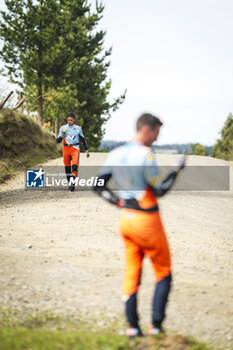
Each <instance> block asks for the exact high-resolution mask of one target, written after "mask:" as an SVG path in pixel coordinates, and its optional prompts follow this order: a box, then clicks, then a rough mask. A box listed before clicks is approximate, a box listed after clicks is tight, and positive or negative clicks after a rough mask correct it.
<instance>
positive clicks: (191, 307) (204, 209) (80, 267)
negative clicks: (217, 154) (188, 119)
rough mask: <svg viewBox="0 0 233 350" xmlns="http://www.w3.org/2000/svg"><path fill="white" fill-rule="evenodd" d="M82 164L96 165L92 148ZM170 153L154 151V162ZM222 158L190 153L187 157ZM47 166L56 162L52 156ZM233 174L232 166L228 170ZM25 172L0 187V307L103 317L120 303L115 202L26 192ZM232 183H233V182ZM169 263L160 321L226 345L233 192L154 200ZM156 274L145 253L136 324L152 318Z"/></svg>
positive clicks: (202, 161) (113, 314) (196, 160)
mask: <svg viewBox="0 0 233 350" xmlns="http://www.w3.org/2000/svg"><path fill="white" fill-rule="evenodd" d="M84 156H85V155H84V154H82V157H81V164H101V163H102V162H103V160H104V157H105V155H104V154H92V155H91V158H90V159H86V158H85V157H84ZM175 158H176V156H167V155H160V156H158V162H159V163H160V164H163V165H164V164H166V165H168V164H172V163H174V160H175ZM210 163H211V164H216V165H221V164H229V163H227V162H224V161H220V160H216V159H211V158H207V157H197V156H196V157H195V156H193V157H192V156H190V157H189V158H188V164H199V165H208V164H210ZM46 165H62V159H61V158H59V159H56V160H53V161H50V162H48V163H46ZM231 177H232V173H231ZM24 181H25V174H24V173H22V174H19V175H18V176H17V178H16V179H15V180H14V181H13V180H11V181H10V182H8V183H7V184H5V185H1V186H0V191H1V192H0V195H1V203H0V209H1V232H0V261H1V265H0V284H1V291H0V306H1V307H9V308H17V309H18V310H19V312H21V313H24V312H34V311H36V310H48V309H49V310H53V311H54V312H63V313H66V312H73V313H76V314H78V313H81V314H82V315H84V316H86V317H90V318H91V317H92V316H95V317H97V319H98V321H97V324H98V323H99V324H100V325H102V324H103V323H104V322H106V323H107V322H108V320H114V319H118V318H119V317H120V315H122V313H123V311H124V309H123V305H122V301H121V297H120V294H121V283H122V275H123V271H124V252H123V244H122V242H121V239H120V238H119V235H118V219H119V210H118V209H117V208H115V207H113V206H111V205H110V204H108V203H106V202H104V201H103V200H101V199H100V198H98V197H95V196H94V195H93V194H92V193H90V192H83V191H81V192H80V191H75V192H73V193H71V192H68V191H50V192H49V191H47V192H46V191H39V192H38V191H32V190H31V191H25V190H24ZM232 188H233V187H231V189H232ZM159 203H160V210H161V215H162V219H163V222H164V225H165V229H166V232H167V235H168V238H169V242H170V246H171V251H172V261H173V288H172V293H171V296H170V300H169V306H168V309H167V319H166V322H165V327H166V328H167V329H168V330H176V331H178V332H180V333H182V334H191V335H193V336H195V337H197V338H199V339H201V340H203V341H211V342H213V343H214V344H215V345H218V346H221V347H222V348H223V349H228V348H230V347H231V345H232V343H233V333H232V324H233V282H232V281H233V268H232V252H233V248H232V233H233V232H232V231H233V230H232V228H233V215H232V214H233V193H232V191H226V192H224V191H222V192H221V191H218V192H216V191H212V192H204V191H202V192H191V191H184V192H178V191H176V192H171V193H170V194H168V195H167V196H165V197H164V198H162V199H161V200H160V202H159ZM153 289H154V277H153V273H152V269H151V266H150V263H149V261H148V260H145V263H144V269H143V278H142V285H141V289H140V294H139V301H140V302H139V310H140V315H141V322H142V324H144V325H148V326H149V324H150V307H151V299H152V293H153Z"/></svg>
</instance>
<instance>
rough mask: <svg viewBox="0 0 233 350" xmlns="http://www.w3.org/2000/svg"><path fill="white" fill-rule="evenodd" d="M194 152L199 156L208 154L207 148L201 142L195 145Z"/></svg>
mask: <svg viewBox="0 0 233 350" xmlns="http://www.w3.org/2000/svg"><path fill="white" fill-rule="evenodd" d="M192 154H194V155H197V156H207V149H206V147H205V146H203V145H201V144H200V143H197V144H196V145H195V147H194V150H193V153H192Z"/></svg>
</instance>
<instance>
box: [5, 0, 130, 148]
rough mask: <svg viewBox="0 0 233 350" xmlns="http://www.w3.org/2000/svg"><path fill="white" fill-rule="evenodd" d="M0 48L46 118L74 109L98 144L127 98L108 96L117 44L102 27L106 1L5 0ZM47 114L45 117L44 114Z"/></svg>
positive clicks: (61, 117)
mask: <svg viewBox="0 0 233 350" xmlns="http://www.w3.org/2000/svg"><path fill="white" fill-rule="evenodd" d="M5 3H6V6H7V8H8V11H7V12H4V11H2V12H1V15H2V19H3V21H2V23H1V24H0V37H1V38H2V39H3V40H4V45H3V47H2V50H1V52H0V54H1V57H2V60H3V61H4V62H5V67H6V70H7V73H8V74H9V75H10V78H11V81H12V82H16V83H18V84H19V85H20V86H21V87H22V88H23V89H24V91H25V93H26V94H27V96H28V97H29V105H30V108H31V110H35V103H37V110H38V114H39V116H40V121H41V124H42V123H43V121H44V119H45V121H51V122H52V123H54V121H55V120H56V121H57V124H58V125H57V127H59V125H60V123H63V122H65V115H66V114H67V112H69V111H73V112H75V113H77V115H78V122H79V124H81V125H82V127H83V129H84V133H85V136H87V137H88V139H89V143H90V144H91V145H92V146H93V147H97V146H98V145H99V144H100V141H101V138H102V136H103V134H104V130H103V125H104V123H105V122H106V120H107V119H108V118H109V117H110V113H111V112H112V111H114V110H116V109H117V108H118V107H119V105H120V104H121V103H122V102H123V101H124V99H125V93H124V94H123V95H121V96H120V97H118V98H116V99H115V100H114V101H113V102H109V101H108V94H109V91H110V87H111V80H109V79H108V78H107V71H108V67H109V65H110V62H109V61H108V59H109V56H110V55H111V49H110V50H107V51H104V38H105V32H103V31H101V30H99V31H98V30H97V25H98V23H99V21H100V20H101V18H102V16H103V10H104V7H103V6H102V5H100V6H99V5H98V2H97V5H96V10H95V11H94V12H92V11H91V5H90V4H89V3H88V1H87V0H69V1H66V0H57V1H56V0H37V1H33V0H5ZM44 117H45V118H44Z"/></svg>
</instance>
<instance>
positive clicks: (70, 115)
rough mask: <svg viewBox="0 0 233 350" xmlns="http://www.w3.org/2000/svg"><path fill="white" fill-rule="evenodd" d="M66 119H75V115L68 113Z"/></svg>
mask: <svg viewBox="0 0 233 350" xmlns="http://www.w3.org/2000/svg"><path fill="white" fill-rule="evenodd" d="M68 117H71V118H74V119H75V114H74V113H72V112H70V113H68V114H67V116H66V118H68Z"/></svg>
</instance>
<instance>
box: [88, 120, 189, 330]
mask: <svg viewBox="0 0 233 350" xmlns="http://www.w3.org/2000/svg"><path fill="white" fill-rule="evenodd" d="M161 125H162V122H161V121H160V120H159V119H158V118H157V117H155V116H153V115H151V114H143V115H141V117H140V118H139V119H138V120H137V134H136V138H135V140H134V141H132V142H129V143H127V144H126V145H124V146H122V147H118V148H116V149H114V150H113V151H111V152H110V153H109V155H108V157H107V160H106V162H105V164H104V166H103V168H102V170H101V175H100V176H99V179H103V180H104V186H102V187H100V186H96V187H95V188H94V191H95V192H97V193H98V194H99V195H100V196H101V197H103V198H105V199H106V200H108V201H109V202H110V203H112V204H114V205H116V206H117V207H119V208H123V209H122V212H121V224H120V227H121V228H120V230H121V236H122V238H123V241H124V245H125V252H126V272H125V278H124V285H123V300H124V301H125V313H126V318H127V321H128V325H129V327H128V329H127V331H126V334H127V335H128V336H129V337H133V336H142V331H141V329H140V326H139V317H138V312H137V291H138V286H139V284H140V276H141V271H142V263H143V259H144V257H145V256H148V257H149V258H150V260H151V262H152V265H153V269H154V273H155V281H156V286H155V292H154V298H153V304H152V324H151V327H150V329H149V331H148V334H149V335H154V334H159V333H162V332H163V328H162V322H163V320H164V318H165V309H166V304H167V301H168V295H169V291H170V286H171V280H172V276H171V259H170V251H169V246H168V242H167V238H166V235H165V232H164V228H163V225H162V222H161V218H160V214H159V207H158V203H157V197H160V196H163V195H165V194H166V193H167V192H168V190H169V189H170V188H171V187H172V185H173V184H174V182H175V179H176V177H177V175H178V174H179V172H180V170H181V169H183V168H184V159H183V160H182V161H181V162H180V164H179V166H178V167H177V168H176V169H175V170H174V171H172V172H171V173H170V174H169V175H168V176H167V177H166V178H165V179H161V178H160V177H159V174H158V167H157V163H156V161H155V157H154V153H153V152H152V149H151V145H152V144H153V142H154V141H156V140H157V137H158V135H159V131H160V127H161ZM111 177H113V179H114V181H115V183H116V186H117V189H118V193H119V197H118V196H117V195H116V194H115V193H114V192H112V191H111V190H110V189H109V188H108V187H107V186H106V184H107V182H108V181H109V180H110V178H111Z"/></svg>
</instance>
